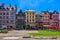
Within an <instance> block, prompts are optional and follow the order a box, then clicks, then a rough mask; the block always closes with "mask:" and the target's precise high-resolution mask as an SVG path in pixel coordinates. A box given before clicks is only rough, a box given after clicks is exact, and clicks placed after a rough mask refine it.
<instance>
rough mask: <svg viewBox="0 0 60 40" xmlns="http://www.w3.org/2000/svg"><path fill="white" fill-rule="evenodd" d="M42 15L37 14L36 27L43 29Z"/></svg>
mask: <svg viewBox="0 0 60 40" xmlns="http://www.w3.org/2000/svg"><path fill="white" fill-rule="evenodd" d="M41 19H42V16H41V15H40V14H36V24H35V25H36V28H38V29H41V28H42V26H43V25H42V20H41Z"/></svg>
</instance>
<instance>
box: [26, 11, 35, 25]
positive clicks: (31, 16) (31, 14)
mask: <svg viewBox="0 0 60 40" xmlns="http://www.w3.org/2000/svg"><path fill="white" fill-rule="evenodd" d="M25 15H26V20H25V22H26V24H29V25H31V26H32V25H33V26H34V24H35V11H33V10H26V12H25Z"/></svg>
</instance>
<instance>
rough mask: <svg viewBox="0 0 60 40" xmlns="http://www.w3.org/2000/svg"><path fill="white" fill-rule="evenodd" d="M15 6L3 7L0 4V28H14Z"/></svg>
mask: <svg viewBox="0 0 60 40" xmlns="http://www.w3.org/2000/svg"><path fill="white" fill-rule="evenodd" d="M15 12H16V8H15V6H14V7H12V6H8V7H7V6H4V4H0V28H12V27H15Z"/></svg>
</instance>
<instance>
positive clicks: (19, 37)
mask: <svg viewBox="0 0 60 40" xmlns="http://www.w3.org/2000/svg"><path fill="white" fill-rule="evenodd" d="M28 35H29V34H28V31H26V30H19V31H17V30H14V31H9V32H8V33H7V34H4V33H0V40H59V39H34V38H23V37H24V36H28Z"/></svg>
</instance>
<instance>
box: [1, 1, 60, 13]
mask: <svg viewBox="0 0 60 40" xmlns="http://www.w3.org/2000/svg"><path fill="white" fill-rule="evenodd" d="M2 3H4V4H5V6H9V4H11V5H12V6H14V5H16V6H17V11H19V10H20V9H22V10H23V11H25V10H27V9H30V10H35V11H36V13H40V12H41V11H46V10H49V11H54V10H57V11H58V12H60V0H0V4H2Z"/></svg>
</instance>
